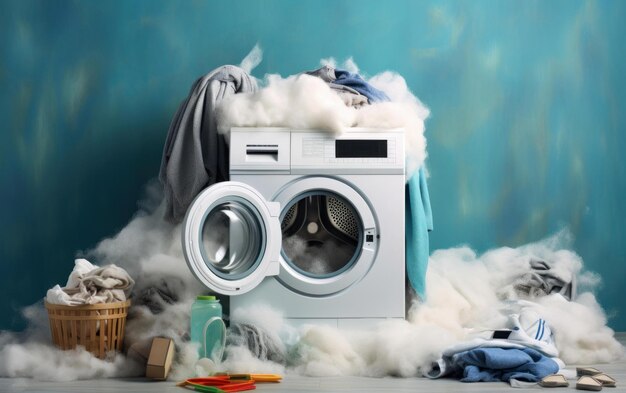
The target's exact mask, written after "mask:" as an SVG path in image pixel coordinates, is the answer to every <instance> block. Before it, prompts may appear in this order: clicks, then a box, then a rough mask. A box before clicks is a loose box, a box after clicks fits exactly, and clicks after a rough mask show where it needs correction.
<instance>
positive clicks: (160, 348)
mask: <svg viewBox="0 0 626 393" xmlns="http://www.w3.org/2000/svg"><path fill="white" fill-rule="evenodd" d="M173 357H174V341H173V340H172V339H171V338H163V337H155V338H154V339H152V347H151V348H150V355H149V356H148V364H147V365H146V377H147V378H151V379H160V380H163V379H167V374H168V373H169V372H170V367H172V358H173Z"/></svg>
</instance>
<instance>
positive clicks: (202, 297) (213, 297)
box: [196, 296, 216, 300]
mask: <svg viewBox="0 0 626 393" xmlns="http://www.w3.org/2000/svg"><path fill="white" fill-rule="evenodd" d="M196 300H216V299H215V296H197V297H196Z"/></svg>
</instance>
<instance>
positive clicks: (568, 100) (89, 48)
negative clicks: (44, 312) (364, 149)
mask: <svg viewBox="0 0 626 393" xmlns="http://www.w3.org/2000/svg"><path fill="white" fill-rule="evenodd" d="M624 16H626V2H623V1H597V2H596V1H590V2H584V1H574V0H563V1H528V0H524V1H443V2H417V1H384V2H382V1H378V0H373V1H339V0H336V1H319V0H318V1H292V0H284V1H262V2H261V1H258V2H256V1H158V0H150V1H103V2H96V1H52V0H46V1H13V2H7V1H3V2H2V3H0V37H1V38H0V86H1V89H0V120H1V121H2V129H1V131H0V186H1V190H0V224H1V225H0V299H2V301H1V302H0V328H2V329H7V328H10V329H19V328H21V327H23V322H22V321H21V319H20V317H19V312H18V310H19V309H20V308H21V307H23V306H25V305H28V304H31V303H33V302H35V301H37V300H39V299H41V298H42V297H43V296H44V294H45V291H46V289H47V288H49V287H50V286H52V285H53V284H55V283H58V282H59V283H63V282H64V281H65V280H66V277H67V274H68V272H69V271H70V270H71V268H72V264H73V257H74V255H75V254H76V252H77V251H80V250H86V249H89V248H91V247H93V246H94V245H95V244H96V243H97V242H98V240H100V239H102V238H103V237H105V236H109V235H112V234H114V233H115V232H116V231H117V230H119V229H121V228H122V227H123V226H124V225H125V224H126V222H127V221H128V220H129V219H130V218H131V216H132V214H133V212H135V211H136V208H137V200H138V199H139V198H140V197H141V195H142V189H143V187H144V185H145V184H146V183H147V182H148V181H149V180H150V179H152V178H154V177H155V176H156V174H157V171H158V167H159V162H160V154H161V148H162V144H163V141H164V138H165V135H166V132H167V127H168V123H169V121H170V119H171V117H172V115H173V113H174V111H175V109H176V106H177V104H178V103H179V101H180V100H182V99H183V98H184V97H185V96H186V94H187V92H188V89H189V87H190V86H191V84H192V82H193V81H194V80H195V78H197V77H198V76H200V75H202V74H203V73H205V72H206V71H209V70H211V69H212V68H214V67H216V66H219V65H222V64H226V63H238V62H239V61H240V59H242V58H243V56H244V55H245V54H246V53H247V52H248V51H249V50H250V49H251V48H252V47H253V46H254V44H255V43H257V42H259V43H260V44H261V46H262V47H263V48H264V50H265V53H264V60H263V63H262V64H261V65H260V66H259V67H258V68H257V69H256V70H255V74H256V75H257V76H262V75H263V74H265V73H266V72H272V73H280V74H282V75H289V74H294V73H297V72H300V71H302V70H306V69H312V68H314V67H316V66H317V65H318V62H319V59H320V58H322V57H329V56H334V57H335V58H338V59H345V58H347V57H348V56H354V58H355V60H356V61H357V63H358V64H359V66H360V67H361V69H362V70H363V71H365V72H367V73H368V74H370V75H373V74H375V73H378V72H380V71H383V70H386V69H393V70H396V71H398V72H399V73H401V74H402V75H403V76H404V77H405V78H406V80H407V82H408V84H409V86H410V87H411V89H412V90H413V92H414V93H415V94H416V95H417V96H419V97H420V98H421V99H422V100H423V101H424V102H425V103H426V104H427V105H428V106H430V108H431V110H432V117H431V119H430V120H429V121H428V122H427V136H428V138H429V153H430V158H429V160H428V164H429V169H430V173H431V176H432V177H431V179H430V187H431V197H432V203H433V210H434V214H435V224H436V230H435V232H433V234H432V247H433V248H447V247H451V246H455V245H458V244H461V243H466V244H470V245H472V246H473V247H475V248H476V249H477V250H479V251H483V250H486V249H488V248H490V247H496V246H503V245H508V246H517V245H521V244H524V243H527V242H531V241H535V240H539V239H541V238H543V237H545V236H547V235H550V234H552V233H554V232H555V231H557V230H558V229H560V228H563V227H569V228H570V229H571V231H572V233H573V235H574V236H575V243H574V248H575V250H576V251H577V252H578V253H580V254H581V255H582V256H583V258H584V260H585V262H586V266H587V268H588V269H590V270H593V271H596V272H598V273H599V274H600V275H601V277H602V279H603V285H602V287H601V288H600V290H599V291H598V296H599V299H600V301H601V303H602V305H603V306H604V307H605V308H606V309H607V311H608V312H609V313H611V314H613V317H612V319H611V320H610V324H611V326H612V327H614V328H616V329H618V330H626V305H625V303H624V301H623V299H626V285H625V283H626V263H625V262H626V261H625V256H626V231H625V230H624V224H623V221H624V219H626V208H625V207H624V206H625V204H624V202H623V201H622V200H623V195H624V192H625V191H626V170H625V161H624V158H622V157H623V152H622V150H623V149H625V148H626V129H625V128H626V105H625V103H626V78H625V76H624V75H625V74H626V71H625V70H626V51H624V44H623V42H624V41H623V39H624V37H626V28H625V27H624V26H626V25H624V23H623V19H624Z"/></svg>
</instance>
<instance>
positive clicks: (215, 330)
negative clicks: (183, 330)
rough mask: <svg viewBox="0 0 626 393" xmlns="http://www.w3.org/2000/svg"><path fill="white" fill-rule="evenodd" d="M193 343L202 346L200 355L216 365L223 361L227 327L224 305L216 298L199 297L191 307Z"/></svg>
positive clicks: (199, 351)
mask: <svg viewBox="0 0 626 393" xmlns="http://www.w3.org/2000/svg"><path fill="white" fill-rule="evenodd" d="M191 341H192V342H194V343H198V344H200V348H199V349H198V355H200V358H209V359H211V360H213V361H214V362H215V363H219V362H221V361H222V356H223V355H224V346H225V344H226V325H225V324H224V321H223V320H222V305H221V304H220V301H219V300H217V299H216V298H215V296H198V297H196V300H195V301H194V302H193V305H192V306H191Z"/></svg>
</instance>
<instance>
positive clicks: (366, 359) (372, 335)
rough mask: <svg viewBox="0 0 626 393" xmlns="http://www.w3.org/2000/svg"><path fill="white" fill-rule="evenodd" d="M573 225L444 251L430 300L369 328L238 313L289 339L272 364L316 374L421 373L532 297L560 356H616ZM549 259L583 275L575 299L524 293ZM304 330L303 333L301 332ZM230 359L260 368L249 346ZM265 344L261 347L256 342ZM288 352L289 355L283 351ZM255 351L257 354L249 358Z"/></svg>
mask: <svg viewBox="0 0 626 393" xmlns="http://www.w3.org/2000/svg"><path fill="white" fill-rule="evenodd" d="M569 242H570V241H569V235H568V233H567V232H566V231H563V232H560V233H558V234H556V235H555V236H553V237H550V238H548V239H545V240H543V241H540V242H538V243H534V244H529V245H526V246H522V247H519V248H515V249H513V248H507V247H504V248H499V249H495V250H491V251H489V252H487V253H485V254H483V255H477V254H476V253H475V252H474V251H472V250H471V249H470V248H468V247H459V248H453V249H448V250H438V251H436V252H435V253H434V254H433V255H432V257H431V260H430V266H429V271H428V275H427V299H428V300H427V301H426V302H424V303H415V304H414V305H413V307H412V308H411V311H410V318H409V320H408V321H387V322H383V323H381V324H380V325H378V326H377V327H376V328H375V329H374V330H372V331H368V332H345V331H339V330H336V329H332V328H329V327H323V326H322V327H320V326H308V327H303V328H301V329H300V330H299V331H296V330H295V329H294V328H291V327H289V326H288V325H287V324H286V323H284V322H283V323H280V318H281V317H280V314H278V313H277V312H276V311H272V310H270V309H265V310H262V312H259V310H247V311H246V312H241V313H240V314H239V315H234V316H233V320H234V321H236V322H243V323H252V322H251V321H250V316H249V314H250V313H255V318H254V321H255V323H256V324H258V326H259V328H260V330H267V331H271V332H279V335H280V337H278V338H276V340H280V342H281V343H282V345H284V357H285V358H286V361H285V362H284V363H283V364H280V363H278V362H272V361H271V359H269V358H267V359H266V360H267V362H266V364H265V365H264V366H263V367H264V368H265V369H269V370H271V369H280V368H281V367H285V365H286V366H287V370H291V371H294V372H296V373H300V374H304V375H309V376H333V375H364V376H386V375H393V376H401V377H411V376H419V375H421V373H422V371H423V370H425V369H427V368H428V367H429V365H430V364H431V362H432V361H434V360H436V359H437V358H438V357H439V356H440V355H441V352H442V351H443V350H445V349H446V348H448V347H450V346H452V345H453V344H455V343H459V342H462V341H464V340H467V339H469V337H471V335H472V334H473V333H476V332H480V331H483V330H494V329H500V328H503V327H504V326H505V323H506V320H507V318H506V314H507V311H508V310H510V308H511V304H512V301H516V300H522V301H524V300H526V301H525V302H523V304H524V305H525V307H531V308H533V309H534V311H535V312H536V313H537V314H538V315H539V316H541V317H542V318H544V319H545V320H546V321H547V323H548V324H549V325H550V326H551V327H552V330H553V332H554V333H555V340H556V345H557V348H558V349H559V351H560V355H559V357H560V358H561V359H562V360H563V361H565V362H566V364H592V363H602V362H610V361H613V360H616V359H619V358H621V357H622V356H624V348H623V347H622V346H621V345H620V344H619V343H618V342H617V341H616V340H615V339H614V337H613V333H614V332H613V331H612V330H611V329H610V328H608V327H607V326H606V316H605V315H604V312H603V311H602V309H601V307H600V305H599V304H598V303H597V301H596V299H595V297H594V295H593V294H592V292H590V290H591V289H593V288H594V287H595V286H596V285H597V284H598V283H599V278H598V277H597V276H596V275H595V274H593V273H589V272H586V273H583V272H582V261H581V258H580V257H579V256H578V255H576V254H575V253H574V252H572V251H568V250H567V249H565V248H563V247H567V246H568V244H569ZM537 258H539V259H543V260H546V261H550V262H551V263H552V266H553V267H552V268H553V269H555V270H561V271H562V272H572V273H573V274H575V275H576V276H577V277H578V284H579V288H580V293H579V295H578V296H577V297H576V298H575V299H574V301H567V300H566V299H565V298H564V297H563V296H561V295H558V294H552V295H547V296H541V297H534V298H533V297H521V298H520V296H519V295H518V294H517V292H516V291H515V290H514V285H515V283H516V280H517V279H518V278H519V277H520V276H522V275H524V274H526V273H529V272H530V271H531V269H530V266H529V261H530V260H531V259H537ZM294 336H296V337H297V338H294ZM228 353H229V355H230V356H229V359H228V361H227V365H228V366H229V367H230V368H232V369H233V370H234V371H239V372H243V371H244V370H246V369H250V368H249V367H251V366H254V367H259V365H258V360H257V359H256V358H254V357H253V356H252V354H251V353H250V351H248V350H247V349H246V348H245V346H239V347H234V348H230V349H229V352H228ZM257 353H258V351H257ZM275 358H277V359H280V358H281V356H275ZM250 359H254V361H253V363H250V362H249V361H250Z"/></svg>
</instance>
